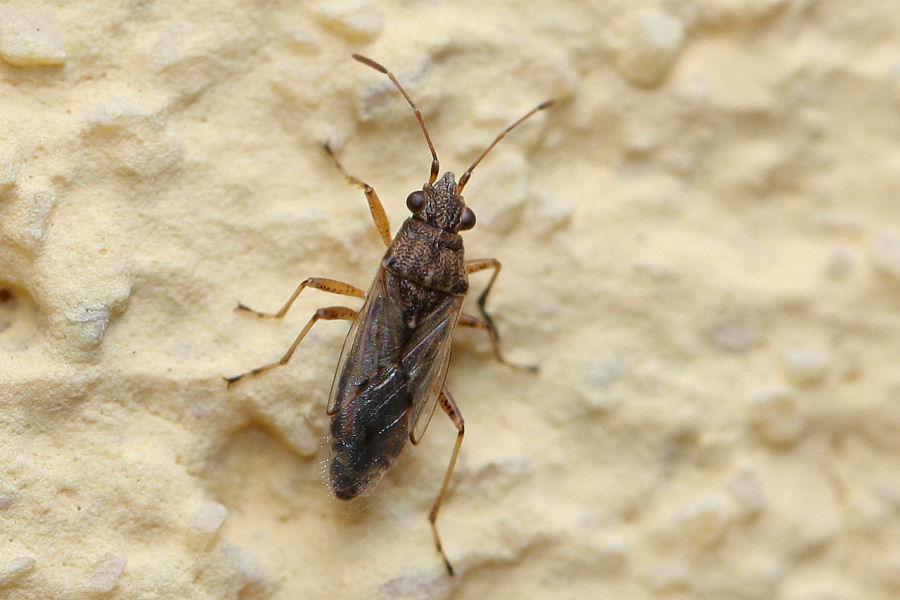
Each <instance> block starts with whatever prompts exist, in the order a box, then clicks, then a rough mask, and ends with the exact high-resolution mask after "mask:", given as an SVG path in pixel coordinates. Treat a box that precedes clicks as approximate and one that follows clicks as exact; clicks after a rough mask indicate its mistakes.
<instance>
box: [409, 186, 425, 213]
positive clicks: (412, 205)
mask: <svg viewBox="0 0 900 600" xmlns="http://www.w3.org/2000/svg"><path fill="white" fill-rule="evenodd" d="M406 208H408V209H409V211H410V212H414V213H417V212H419V211H420V210H422V209H423V208H425V194H424V193H423V192H421V191H415V192H413V193H411V194H410V195H409V196H407V197H406Z"/></svg>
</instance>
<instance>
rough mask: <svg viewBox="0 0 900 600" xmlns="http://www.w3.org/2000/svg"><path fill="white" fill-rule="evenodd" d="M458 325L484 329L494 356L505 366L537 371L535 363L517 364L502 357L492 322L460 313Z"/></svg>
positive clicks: (498, 339)
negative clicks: (489, 339)
mask: <svg viewBox="0 0 900 600" xmlns="http://www.w3.org/2000/svg"><path fill="white" fill-rule="evenodd" d="M459 326H460V327H471V328H472V329H480V330H482V331H486V332H487V334H488V336H489V337H490V338H491V346H492V347H493V348H494V356H496V357H497V360H498V361H500V362H502V363H503V364H504V365H506V366H507V367H512V368H513V369H522V370H523V371H531V372H537V370H538V367H537V365H518V364H516V363H511V362H509V361H508V360H506V359H505V358H503V354H502V353H501V352H500V337H499V336H498V335H497V330H496V329H495V328H494V324H493V323H491V322H489V321H486V320H485V319H482V318H480V317H476V316H474V315H467V314H462V315H460V317H459Z"/></svg>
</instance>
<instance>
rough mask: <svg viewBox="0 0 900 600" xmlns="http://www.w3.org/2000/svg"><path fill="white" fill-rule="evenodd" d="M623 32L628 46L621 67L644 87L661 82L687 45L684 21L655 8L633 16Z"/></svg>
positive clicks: (623, 72)
mask: <svg viewBox="0 0 900 600" xmlns="http://www.w3.org/2000/svg"><path fill="white" fill-rule="evenodd" d="M624 35H625V40H624V42H625V46H624V47H623V48H622V51H621V53H620V54H619V61H618V65H619V69H620V70H621V71H622V74H623V75H624V76H625V77H626V78H627V79H628V80H629V81H631V82H632V83H634V84H636V85H641V86H653V85H656V84H657V83H659V82H660V81H661V80H662V79H663V77H665V75H666V73H668V71H669V68H670V67H671V66H672V64H673V63H674V62H675V58H676V57H677V56H678V53H679V52H681V48H682V45H683V44H684V26H683V25H682V23H681V21H680V20H678V19H676V18H675V17H672V16H670V15H668V14H666V13H664V12H661V11H656V10H646V11H641V12H639V13H637V14H636V15H634V16H633V17H632V18H631V21H630V22H629V23H628V25H627V26H626V28H625V34H624Z"/></svg>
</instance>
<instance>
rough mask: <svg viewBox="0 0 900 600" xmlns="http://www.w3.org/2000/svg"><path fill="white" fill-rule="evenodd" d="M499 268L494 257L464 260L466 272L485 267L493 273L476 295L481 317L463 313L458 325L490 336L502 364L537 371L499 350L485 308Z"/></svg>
mask: <svg viewBox="0 0 900 600" xmlns="http://www.w3.org/2000/svg"><path fill="white" fill-rule="evenodd" d="M500 268H501V265H500V261H499V260H497V259H496V258H479V259H476V260H470V261H467V262H466V273H469V274H472V273H477V272H479V271H484V270H486V269H493V270H494V272H493V274H491V278H490V280H488V284H487V287H485V288H484V291H483V292H481V295H480V296H478V310H479V311H480V312H481V318H478V317H475V316H472V315H465V314H464V315H462V316H460V318H459V325H460V326H462V327H471V328H473V329H481V330H482V331H486V332H487V333H488V335H489V336H490V338H491V346H493V348H494V356H496V357H497V360H499V361H500V362H501V363H503V364H504V365H507V366H509V367H513V368H514V369H523V370H525V371H537V370H538V368H537V366H536V365H517V364H514V363H511V362H509V361H507V360H506V359H505V358H503V353H502V352H500V332H499V331H497V326H496V325H495V324H494V320H493V319H492V318H491V315H489V314H488V312H487V309H486V308H485V303H486V302H487V297H488V294H489V293H490V291H491V288H492V287H493V285H494V281H495V280H496V279H497V275H499V274H500Z"/></svg>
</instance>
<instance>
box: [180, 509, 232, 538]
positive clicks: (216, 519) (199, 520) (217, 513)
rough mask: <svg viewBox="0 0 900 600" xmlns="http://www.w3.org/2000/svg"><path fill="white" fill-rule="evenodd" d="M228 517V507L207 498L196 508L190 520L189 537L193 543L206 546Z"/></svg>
mask: <svg viewBox="0 0 900 600" xmlns="http://www.w3.org/2000/svg"><path fill="white" fill-rule="evenodd" d="M227 517H228V509H227V508H225V507H224V506H223V505H221V504H219V503H218V502H215V501H213V500H205V501H203V502H201V503H200V505H199V506H197V508H195V509H194V512H193V514H192V515H191V518H190V521H188V538H189V539H190V541H191V542H192V545H194V546H199V547H203V546H206V545H207V544H208V543H209V542H210V541H211V540H212V539H213V538H214V537H215V535H216V533H218V531H219V529H220V528H221V527H222V525H223V524H224V523H225V519H226V518H227Z"/></svg>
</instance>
